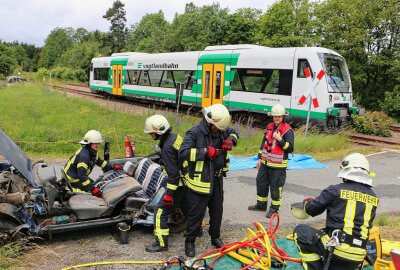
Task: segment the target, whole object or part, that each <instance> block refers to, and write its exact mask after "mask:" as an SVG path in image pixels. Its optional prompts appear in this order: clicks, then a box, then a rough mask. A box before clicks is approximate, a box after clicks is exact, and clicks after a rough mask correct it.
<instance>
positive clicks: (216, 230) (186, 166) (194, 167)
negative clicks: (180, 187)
mask: <svg viewBox="0 0 400 270" xmlns="http://www.w3.org/2000/svg"><path fill="white" fill-rule="evenodd" d="M230 122H231V116H230V114H229V111H228V109H227V108H226V107H225V106H224V105H222V104H215V105H211V106H210V107H208V108H206V109H205V110H204V118H203V120H202V121H201V122H200V123H199V124H198V125H197V126H195V127H193V128H192V129H190V130H189V131H188V132H187V133H186V136H185V138H184V139H183V143H182V146H181V149H180V151H179V160H180V162H181V163H182V166H183V169H182V170H183V173H184V177H185V183H186V186H187V187H186V196H187V199H188V203H189V209H188V216H187V226H186V240H185V254H186V256H188V257H194V256H195V240H196V237H197V236H198V233H197V232H198V231H199V229H200V226H201V222H202V220H203V218H204V215H205V212H206V208H207V207H208V209H209V214H210V228H209V230H208V233H209V235H210V236H211V244H212V245H214V246H215V247H217V248H219V247H222V246H223V245H224V243H223V241H222V240H221V238H220V229H221V222H222V212H223V177H224V176H225V175H226V172H227V171H228V168H229V155H228V153H227V151H230V150H232V147H233V146H234V145H236V144H237V140H238V134H237V133H236V131H235V130H234V129H232V128H229V127H228V126H229V124H230Z"/></svg>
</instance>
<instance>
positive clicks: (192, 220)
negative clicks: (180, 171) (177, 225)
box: [186, 175, 224, 243]
mask: <svg viewBox="0 0 400 270" xmlns="http://www.w3.org/2000/svg"><path fill="white" fill-rule="evenodd" d="M186 192H187V195H186V196H187V199H188V203H189V209H188V210H189V211H188V218H187V225H186V242H191V243H194V242H195V240H196V237H197V236H198V235H199V232H200V230H201V222H202V220H203V219H204V215H205V213H206V209H207V206H208V211H209V214H210V228H209V230H208V234H209V235H210V236H211V239H217V238H219V237H220V231H221V222H222V213H223V202H224V189H223V176H222V175H221V176H219V177H215V179H214V183H213V189H212V193H211V194H209V195H208V194H200V193H197V192H194V191H192V190H191V189H189V188H186Z"/></svg>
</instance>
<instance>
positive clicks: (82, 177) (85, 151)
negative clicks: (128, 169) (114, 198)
mask: <svg viewBox="0 0 400 270" xmlns="http://www.w3.org/2000/svg"><path fill="white" fill-rule="evenodd" d="M102 142H103V137H102V136H101V133H100V132H99V131H97V130H89V131H88V132H87V133H86V134H85V137H84V138H83V139H82V140H81V141H80V142H79V143H80V144H81V145H82V147H81V148H80V149H79V150H78V151H76V152H75V154H74V155H72V157H71V158H70V159H69V160H68V162H67V164H66V165H65V167H64V169H63V170H64V173H65V175H66V177H67V180H68V181H69V182H70V184H71V186H72V187H73V189H74V190H73V191H75V192H90V193H92V195H93V196H97V197H100V196H101V191H100V189H98V188H97V187H95V186H94V182H93V180H91V179H90V178H89V174H90V173H91V172H92V170H93V168H94V166H95V165H97V166H100V167H101V168H102V169H103V171H104V172H107V171H109V170H111V169H116V170H122V167H121V166H119V165H114V166H111V165H109V164H108V162H107V161H104V160H102V159H101V158H100V157H99V154H98V150H99V147H100V143H102Z"/></svg>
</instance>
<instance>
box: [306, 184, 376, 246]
mask: <svg viewBox="0 0 400 270" xmlns="http://www.w3.org/2000/svg"><path fill="white" fill-rule="evenodd" d="M377 206H378V198H377V197H376V195H375V193H374V192H373V191H372V189H371V188H370V187H369V186H367V185H364V184H361V183H356V182H352V181H347V180H346V182H344V183H342V184H338V185H334V186H329V187H328V188H326V189H324V190H323V191H322V193H321V194H320V195H319V196H318V197H317V198H315V199H314V200H311V201H308V202H306V204H305V206H304V209H305V211H306V212H307V214H309V215H311V216H317V215H319V214H322V213H323V212H324V211H325V210H327V217H326V228H327V230H328V232H329V231H330V232H332V231H333V230H335V229H340V230H342V231H343V232H344V233H345V234H347V235H352V236H353V237H354V238H358V239H361V240H366V239H368V234H369V229H370V228H371V226H372V222H373V221H374V218H375V213H376V208H377Z"/></svg>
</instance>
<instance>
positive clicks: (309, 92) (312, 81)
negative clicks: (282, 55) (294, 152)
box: [299, 67, 325, 139]
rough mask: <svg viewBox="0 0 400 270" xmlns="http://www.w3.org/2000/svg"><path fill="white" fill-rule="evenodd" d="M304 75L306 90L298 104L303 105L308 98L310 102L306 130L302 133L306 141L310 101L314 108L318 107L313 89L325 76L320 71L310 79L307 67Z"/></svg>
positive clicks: (322, 71)
mask: <svg viewBox="0 0 400 270" xmlns="http://www.w3.org/2000/svg"><path fill="white" fill-rule="evenodd" d="M304 75H306V78H307V90H306V92H305V93H304V94H303V95H302V96H301V98H300V99H299V104H300V105H303V104H304V102H305V101H306V100H307V98H308V97H309V96H310V98H311V100H310V103H309V106H308V114H307V122H306V129H305V131H304V137H305V138H306V139H307V131H308V123H309V122H310V111H311V101H312V104H313V106H314V108H318V107H319V103H318V98H317V92H316V91H315V87H317V85H318V84H319V82H320V81H321V79H322V78H323V77H324V76H325V70H323V69H321V70H320V71H319V72H318V74H317V76H316V78H314V79H312V78H311V72H310V68H308V67H307V68H305V69H304Z"/></svg>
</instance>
